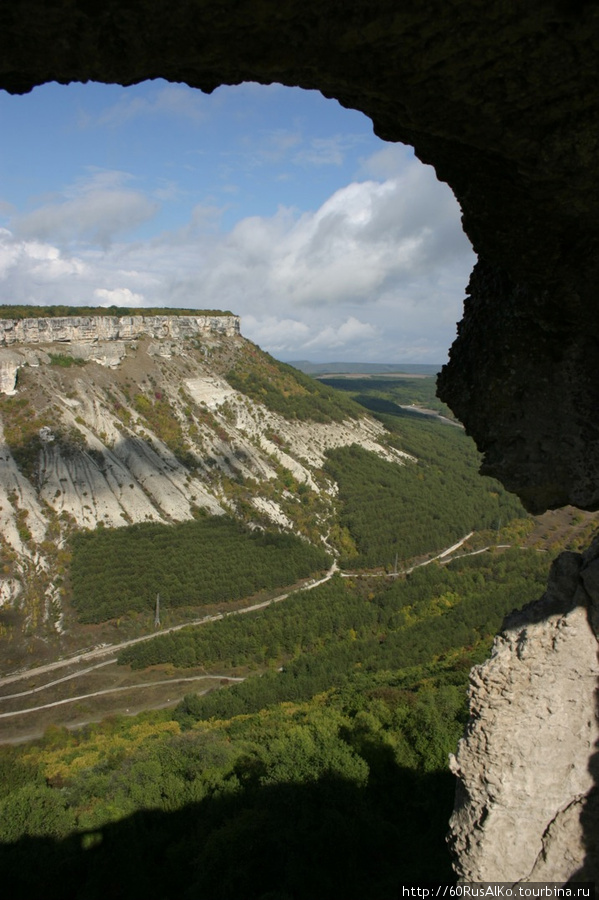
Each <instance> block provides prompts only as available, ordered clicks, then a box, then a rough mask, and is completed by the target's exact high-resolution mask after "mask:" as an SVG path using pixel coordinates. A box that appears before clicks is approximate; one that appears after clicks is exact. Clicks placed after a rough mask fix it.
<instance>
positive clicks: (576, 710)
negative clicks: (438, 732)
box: [450, 544, 599, 882]
mask: <svg viewBox="0 0 599 900" xmlns="http://www.w3.org/2000/svg"><path fill="white" fill-rule="evenodd" d="M514 600H515V602H517V598H514ZM598 614H599V544H595V546H594V547H593V548H592V549H591V550H589V551H587V553H586V554H585V555H584V556H580V555H579V554H576V553H563V554H562V555H561V556H560V557H558V559H557V561H556V562H555V563H554V566H553V569H552V573H551V577H550V580H549V585H548V588H547V592H546V594H545V595H544V596H543V598H542V599H541V600H539V601H537V602H536V603H532V604H530V605H529V606H527V607H525V608H524V609H523V610H522V611H520V612H517V613H512V614H511V615H510V616H508V618H507V619H506V621H505V622H504V625H503V629H502V631H501V633H500V634H499V636H498V637H497V638H496V639H495V644H494V647H493V653H492V656H491V659H490V660H488V661H487V662H485V663H483V665H481V666H477V667H475V668H474V669H473V670H472V673H471V676H470V678H471V688H470V722H469V724H468V727H467V731H466V735H465V737H464V738H463V739H462V740H461V741H460V744H459V746H458V750H457V753H456V756H455V757H454V758H453V759H452V760H451V767H452V770H453V771H454V773H455V774H456V775H457V776H458V779H459V787H458V791H457V795H456V806H455V810H454V814H453V817H452V820H451V838H450V841H451V845H452V848H453V851H454V853H455V855H456V869H457V872H458V874H459V876H460V877H461V878H462V879H463V880H465V881H490V882H493V881H501V882H516V881H527V882H531V881H532V882H543V881H549V882H563V881H566V880H567V879H568V878H570V877H574V875H575V874H576V879H577V880H580V881H592V880H597V878H598V876H599V866H598V861H599V858H598V856H597V834H598V826H599V806H598V804H597V798H596V792H597V787H596V783H595V779H596V775H597V767H596V758H597V740H598V738H599V727H598V723H597V719H596V716H595V692H596V689H597V676H598V675H599V664H598V661H597V638H596V635H595V631H594V628H593V622H594V621H595V620H596V619H597V616H598Z"/></svg>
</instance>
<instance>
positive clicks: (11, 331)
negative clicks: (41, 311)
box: [0, 316, 240, 346]
mask: <svg viewBox="0 0 599 900" xmlns="http://www.w3.org/2000/svg"><path fill="white" fill-rule="evenodd" d="M239 321H240V320H239V316H120V317H117V316H63V317H58V316H57V317H56V318H54V317H52V318H38V319H0V346H10V345H12V344H56V343H71V344H79V343H81V344H84V345H85V344H89V343H95V342H97V341H132V340H135V339H136V338H139V337H142V336H146V335H149V336H150V337H153V338H172V339H175V340H182V339H185V338H191V337H194V336H195V335H201V334H205V333H206V332H215V333H217V334H221V335H226V336H227V337H232V336H233V335H236V334H239V333H240V325H239Z"/></svg>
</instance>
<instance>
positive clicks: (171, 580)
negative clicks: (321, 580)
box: [71, 516, 330, 622]
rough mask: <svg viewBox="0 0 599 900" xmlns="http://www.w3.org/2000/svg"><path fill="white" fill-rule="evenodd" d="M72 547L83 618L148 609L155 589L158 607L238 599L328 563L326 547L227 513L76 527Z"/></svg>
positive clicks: (77, 600) (77, 604) (74, 586)
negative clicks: (188, 519)
mask: <svg viewBox="0 0 599 900" xmlns="http://www.w3.org/2000/svg"><path fill="white" fill-rule="evenodd" d="M71 551H72V562H71V583H72V603H73V606H74V607H75V609H76V610H77V612H78V614H79V617H80V620H81V621H82V622H103V621H106V620H107V619H112V618H115V617H117V616H121V615H124V614H129V613H135V612H143V611H151V610H152V609H153V608H154V603H155V600H156V594H157V593H158V592H159V593H160V596H161V603H162V607H163V609H168V608H170V607H179V606H190V607H196V606H205V605H207V604H211V603H221V602H229V601H232V600H238V599H240V598H242V597H249V596H252V595H253V594H255V593H256V592H257V591H259V590H269V589H272V588H275V587H281V586H284V585H289V584H293V583H295V582H296V581H298V580H300V579H302V578H306V577H308V576H309V575H312V574H314V573H315V572H319V571H321V570H323V569H326V568H328V567H329V565H330V559H329V557H328V555H327V554H326V552H325V551H324V549H321V548H319V547H315V546H314V545H313V544H310V543H308V542H307V541H305V540H302V539H301V538H299V537H296V536H295V535H293V534H283V533H280V532H262V531H250V530H249V529H247V528H245V527H244V526H243V525H241V524H240V523H239V522H237V521H235V520H234V519H231V518H229V517H227V516H205V517H199V518H198V519H196V520H194V521H191V522H183V523H180V524H176V525H160V524H155V523H147V524H140V525H132V526H131V527H129V528H126V529H123V528H117V529H108V528H97V529H96V530H94V531H87V532H76V533H74V534H73V536H72V538H71ZM106 560H110V565H109V566H107V565H106Z"/></svg>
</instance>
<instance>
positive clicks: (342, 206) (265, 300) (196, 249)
mask: <svg viewBox="0 0 599 900" xmlns="http://www.w3.org/2000/svg"><path fill="white" fill-rule="evenodd" d="M394 152H395V151H394ZM392 164H393V165H395V166H396V171H395V173H394V175H393V177H391V178H387V179H386V180H384V181H382V182H381V181H379V180H372V178H371V179H370V180H366V181H356V182H354V183H352V184H349V185H347V186H346V187H344V188H342V189H341V190H338V191H336V192H335V193H334V194H333V195H332V196H331V197H329V199H328V200H327V201H326V202H325V203H323V204H322V206H321V207H320V209H318V210H316V212H313V213H312V212H304V213H299V212H297V211H295V210H292V209H286V208H280V209H279V210H278V211H277V213H276V214H275V215H273V216H270V217H266V216H253V217H248V218H245V219H243V220H241V221H240V222H238V223H237V224H236V225H235V226H234V227H233V228H232V230H231V231H230V232H229V233H224V234H223V233H221V232H220V231H218V229H217V228H216V227H215V226H216V224H218V221H219V216H220V214H221V212H222V210H221V209H219V208H218V207H212V206H210V205H199V206H197V207H196V208H195V209H194V211H193V212H192V214H191V217H190V221H189V222H188V224H187V225H185V226H184V227H182V228H180V229H178V230H176V231H170V232H165V233H164V234H161V235H158V236H157V237H155V238H153V239H152V240H151V241H144V242H142V241H138V242H135V243H125V242H122V241H121V242H119V243H117V242H116V241H115V242H114V243H112V244H110V243H109V241H108V240H106V241H105V243H104V249H103V250H101V249H92V248H90V247H78V249H77V253H76V254H74V253H69V252H67V250H66V249H65V248H64V246H63V243H64V241H65V239H66V238H65V235H66V236H67V238H68V237H69V236H72V234H73V232H74V231H75V232H76V233H77V234H79V235H81V234H90V233H92V234H93V233H95V234H96V235H104V236H105V237H107V238H113V236H114V235H115V234H117V233H118V231H119V229H121V230H124V229H126V228H127V227H130V223H132V222H134V221H136V220H137V221H139V220H141V219H143V216H144V215H148V214H149V213H150V207H151V204H150V202H149V201H148V200H147V199H146V198H145V197H144V196H143V195H141V194H138V193H137V192H135V191H132V190H130V189H129V188H128V187H127V186H126V181H127V179H126V177H125V176H123V175H122V173H121V176H120V177H119V176H118V175H116V174H114V173H112V174H110V173H98V172H95V173H92V174H91V176H90V178H89V179H88V180H87V182H86V183H85V185H81V184H79V185H77V186H75V188H73V195H72V196H70V197H67V198H66V199H65V200H64V202H63V203H62V204H51V205H48V206H46V207H42V208H41V209H40V210H37V211H35V213H36V214H37V218H34V219H32V218H30V217H31V216H33V215H34V214H29V216H30V217H29V218H28V217H22V218H21V219H20V220H19V222H18V225H19V226H20V228H19V231H18V232H17V233H16V235H13V234H11V233H10V232H8V231H6V230H4V231H0V289H1V290H2V294H3V295H4V296H5V297H6V298H7V299H6V301H5V302H14V303H18V302H32V303H72V304H76V305H85V304H94V303H95V304H97V303H98V300H100V301H101V302H103V303H105V304H106V305H112V304H116V305H119V304H123V305H125V306H136V305H141V304H142V303H143V304H145V305H155V306H183V307H198V308H202V307H204V308H206V307H210V308H221V309H230V310H232V311H233V312H237V313H239V314H241V315H242V317H243V322H242V330H243V332H244V333H245V334H247V335H248V336H249V337H250V338H252V339H253V340H255V341H256V342H257V343H259V344H260V345H261V346H264V348H265V349H267V350H271V351H272V352H274V353H275V354H280V355H281V356H283V357H284V358H286V359H299V358H302V357H304V358H306V357H307V358H313V359H323V358H328V359H329V360H330V359H334V358H335V356H337V358H339V357H342V358H344V359H346V360H347V359H350V358H352V357H353V358H354V359H358V360H360V359H362V360H377V359H378V360H383V361H394V360H395V361H399V360H402V359H403V360H414V361H418V360H420V361H431V362H442V361H443V360H444V359H445V357H446V352H447V347H448V346H449V344H450V343H451V341H452V339H453V337H454V334H455V324H454V323H455V322H456V321H457V319H458V318H459V317H460V312H461V300H462V297H463V294H464V287H465V285H466V283H467V279H468V274H469V271H470V269H471V267H472V264H473V260H474V256H473V254H472V251H471V249H470V247H469V244H468V241H467V239H466V238H465V236H464V235H463V234H462V232H461V228H460V225H459V220H458V212H459V211H458V209H457V204H456V203H455V200H454V198H453V196H452V194H451V191H449V189H448V188H447V187H446V186H444V185H441V184H440V183H439V182H437V180H436V178H435V176H434V173H433V171H432V169H430V168H428V167H423V166H421V165H420V164H418V163H417V162H415V161H414V160H409V159H408V160H407V161H406V159H403V161H401V165H400V162H399V157H398V156H397V153H396V152H395V155H394V156H393V159H391V161H390V159H387V160H386V162H385V159H383V158H382V157H381V158H380V159H378V160H376V159H374V158H371V160H370V161H369V162H368V165H369V166H370V167H371V168H372V167H374V168H376V167H377V166H378V167H379V168H380V171H383V168H384V166H392ZM364 165H366V164H364ZM102 179H103V182H102V183H103V184H104V185H105V186H106V189H105V190H100V189H99V188H98V184H99V182H100V181H102ZM24 221H25V223H26V224H27V225H28V226H29V229H30V232H29V233H26V232H27V229H25V230H24V229H23V222H24ZM94 229H95V232H94ZM30 236H34V237H35V240H31V239H29V238H30Z"/></svg>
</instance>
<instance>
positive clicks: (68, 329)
mask: <svg viewBox="0 0 599 900" xmlns="http://www.w3.org/2000/svg"><path fill="white" fill-rule="evenodd" d="M1 325H2V326H3V328H4V338H5V339H6V338H7V336H8V341H9V342H10V346H9V347H6V346H3V347H0V550H1V551H3V553H4V556H3V559H4V560H8V562H7V563H6V566H5V567H4V568H3V571H2V572H1V573H0V606H2V603H3V602H5V603H7V604H10V603H11V601H12V600H13V599H15V598H17V603H16V605H17V606H18V607H19V608H20V609H22V611H23V613H24V614H26V615H27V616H28V618H29V620H31V621H36V622H37V623H38V625H37V626H35V627H39V628H40V629H41V630H42V631H43V632H44V633H45V634H47V632H48V631H49V632H50V633H51V634H52V632H53V628H54V626H55V627H56V628H57V629H60V628H61V622H62V607H61V599H60V591H59V590H58V588H57V587H56V585H57V584H58V583H59V579H60V567H61V562H60V559H59V556H60V551H61V550H62V549H64V546H65V542H66V538H67V536H68V533H69V532H70V530H72V529H73V528H96V527H98V526H100V527H103V526H106V527H111V528H117V527H119V526H125V525H128V524H134V523H142V522H160V523H163V524H168V523H174V522H184V521H189V520H191V519H192V518H194V516H197V515H198V514H202V512H203V511H204V512H207V513H210V514H212V515H219V514H223V513H228V514H230V515H233V516H238V517H239V518H241V519H243V520H244V521H248V522H250V523H252V524H253V525H255V526H258V527H261V526H272V525H273V524H274V525H276V526H279V527H281V528H283V529H287V530H293V531H295V532H296V533H300V534H303V535H304V536H305V537H308V539H312V540H319V535H320V534H322V533H326V531H327V524H326V523H327V522H328V521H329V516H331V515H332V512H333V510H334V503H335V496H334V484H333V482H332V481H331V480H330V479H328V478H327V477H326V475H325V474H324V472H323V471H322V466H323V464H324V457H325V452H326V450H327V449H328V448H332V447H339V446H347V445H351V444H354V443H356V444H359V445H360V446H362V447H364V448H365V449H368V450H371V451H373V452H375V453H377V454H378V455H380V456H382V457H383V458H385V459H387V460H388V461H391V462H394V463H397V464H399V465H401V464H404V463H405V464H411V463H413V462H415V460H413V459H412V458H411V457H408V455H407V454H405V453H401V452H400V451H398V450H394V449H393V448H390V447H388V446H386V444H385V429H384V426H383V425H382V424H381V423H380V422H377V421H375V420H374V419H371V418H369V417H368V416H367V415H364V416H362V417H358V418H353V419H351V418H350V419H347V420H346V421H329V422H316V421H309V420H306V421H300V420H297V419H294V420H289V419H286V418H285V417H284V416H282V415H280V414H278V413H276V412H274V411H273V410H272V409H269V408H267V407H266V406H264V405H263V404H262V403H261V402H259V399H256V398H254V399H252V397H250V396H247V395H245V394H243V393H241V392H240V391H238V390H235V389H234V388H233V387H232V386H231V384H230V383H229V382H228V381H227V374H228V373H229V372H230V371H231V370H232V369H233V368H234V367H235V366H236V365H239V366H241V367H242V368H243V367H248V366H251V367H253V368H252V371H254V372H255V373H257V374H258V375H260V376H262V377H269V376H270V375H272V374H273V372H274V375H275V377H276V376H278V378H279V382H280V384H281V385H282V387H281V390H287V391H289V392H291V393H293V392H295V394H298V393H299V394H300V395H301V394H302V392H303V395H305V396H309V395H308V392H307V391H306V390H305V388H303V387H302V386H301V385H300V384H299V383H298V382H297V381H296V380H295V379H294V376H293V371H292V370H291V371H290V372H287V373H283V374H282V373H281V372H280V371H279V370H277V369H276V366H275V365H273V361H272V360H271V359H270V358H267V357H266V355H265V354H262V353H261V351H260V350H259V349H258V348H257V347H255V346H254V345H253V344H250V342H249V341H247V340H246V339H245V338H244V337H243V336H242V335H241V334H239V319H238V318H237V317H235V316H206V317H200V316H198V317H187V316H176V317H175V316H173V317H165V316H155V317H150V316H147V317H144V318H142V317H137V316H136V317H126V318H120V319H119V318H110V317H108V318H104V317H97V318H72V319H71V318H64V319H50V318H47V319H31V320H22V321H18V322H8V323H7V321H6V320H5V321H3V322H2V323H1ZM49 337H52V338H53V341H52V342H49V341H48V339H49ZM30 338H31V342H30V343H19V342H18V341H19V340H25V339H27V340H28V341H29V339H30ZM285 379H286V381H285ZM356 409H359V408H358V407H356ZM290 479H291V482H290ZM293 481H295V482H297V484H298V486H299V485H302V488H303V493H301V492H297V491H296V492H295V493H292V491H291V490H290V489H289V484H290V483H293ZM302 498H303V499H304V500H306V501H307V504H308V505H306V503H304V502H302ZM310 503H313V504H314V511H313V512H310V510H312V507H311V506H310ZM57 554H58V555H57ZM38 607H41V608H38ZM30 627H31V628H32V630H34V631H35V627H34V626H30ZM44 629H45V631H44Z"/></svg>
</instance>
